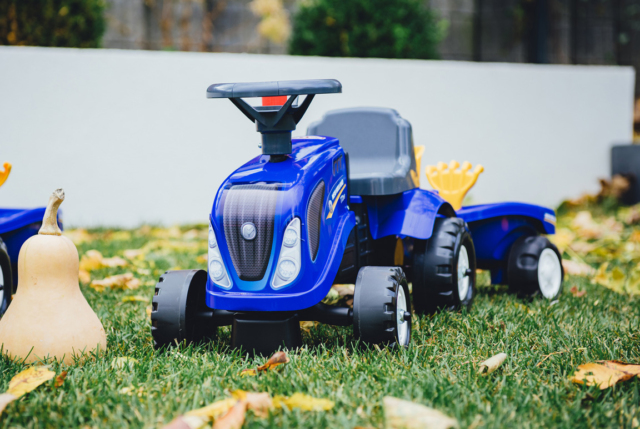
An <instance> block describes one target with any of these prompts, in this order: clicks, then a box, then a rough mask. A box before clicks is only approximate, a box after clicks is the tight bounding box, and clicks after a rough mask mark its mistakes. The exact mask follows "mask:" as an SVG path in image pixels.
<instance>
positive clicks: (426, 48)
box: [289, 0, 444, 59]
mask: <svg viewBox="0 0 640 429" xmlns="http://www.w3.org/2000/svg"><path fill="white" fill-rule="evenodd" d="M423 3H424V2H423V1H421V0H311V1H303V2H302V3H301V4H300V8H299V10H298V12H297V14H296V15H295V17H294V28H293V34H292V36H291V39H290V45H289V53H291V54H293V55H320V56H330V57H378V58H419V59H434V58H438V57H439V55H438V43H439V41H440V40H441V39H442V35H443V33H444V31H443V28H442V26H441V25H440V24H439V22H438V20H437V19H436V16H435V15H434V13H433V12H432V11H431V10H429V9H428V8H427V7H425V6H424V4H423Z"/></svg>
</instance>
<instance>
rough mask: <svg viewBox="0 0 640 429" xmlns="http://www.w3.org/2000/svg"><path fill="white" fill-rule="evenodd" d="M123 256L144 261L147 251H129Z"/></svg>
mask: <svg viewBox="0 0 640 429" xmlns="http://www.w3.org/2000/svg"><path fill="white" fill-rule="evenodd" d="M122 254H123V255H124V257H125V258H127V259H132V260H133V259H143V258H144V255H145V251H144V249H127V250H125V251H124V252H123V253H122Z"/></svg>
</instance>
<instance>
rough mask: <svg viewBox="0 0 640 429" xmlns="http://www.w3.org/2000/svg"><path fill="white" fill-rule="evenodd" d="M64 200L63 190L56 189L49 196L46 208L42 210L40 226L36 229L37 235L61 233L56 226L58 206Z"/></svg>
mask: <svg viewBox="0 0 640 429" xmlns="http://www.w3.org/2000/svg"><path fill="white" fill-rule="evenodd" d="M63 201H64V190H62V189H56V190H55V191H53V194H51V196H50V197H49V203H48V204H47V210H46V211H45V212H44V218H43V219H42V227H41V228H40V231H38V234H39V235H62V231H60V227H58V207H60V204H61V203H62V202H63Z"/></svg>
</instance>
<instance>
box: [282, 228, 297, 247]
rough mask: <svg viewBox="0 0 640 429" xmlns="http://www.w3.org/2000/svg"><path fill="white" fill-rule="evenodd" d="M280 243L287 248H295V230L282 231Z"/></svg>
mask: <svg viewBox="0 0 640 429" xmlns="http://www.w3.org/2000/svg"><path fill="white" fill-rule="evenodd" d="M282 242H283V243H284V245H285V246H287V247H293V246H295V245H296V243H297V242H298V233H297V232H296V230H295V229H293V228H287V229H286V230H285V231H284V238H283V239H282Z"/></svg>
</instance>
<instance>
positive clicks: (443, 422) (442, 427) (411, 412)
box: [382, 396, 459, 429]
mask: <svg viewBox="0 0 640 429" xmlns="http://www.w3.org/2000/svg"><path fill="white" fill-rule="evenodd" d="M382 404H383V408H384V420H385V428H386V429H419V428H420V429H422V428H428V429H450V428H458V427H459V426H458V421H457V420H456V419H453V418H451V417H449V416H447V415H446V414H444V413H442V412H440V411H438V410H434V409H433V408H429V407H426V406H424V405H421V404H416V403H415V402H410V401H405V400H402V399H398V398H394V397H392V396H385V397H384V399H383V400H382Z"/></svg>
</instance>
